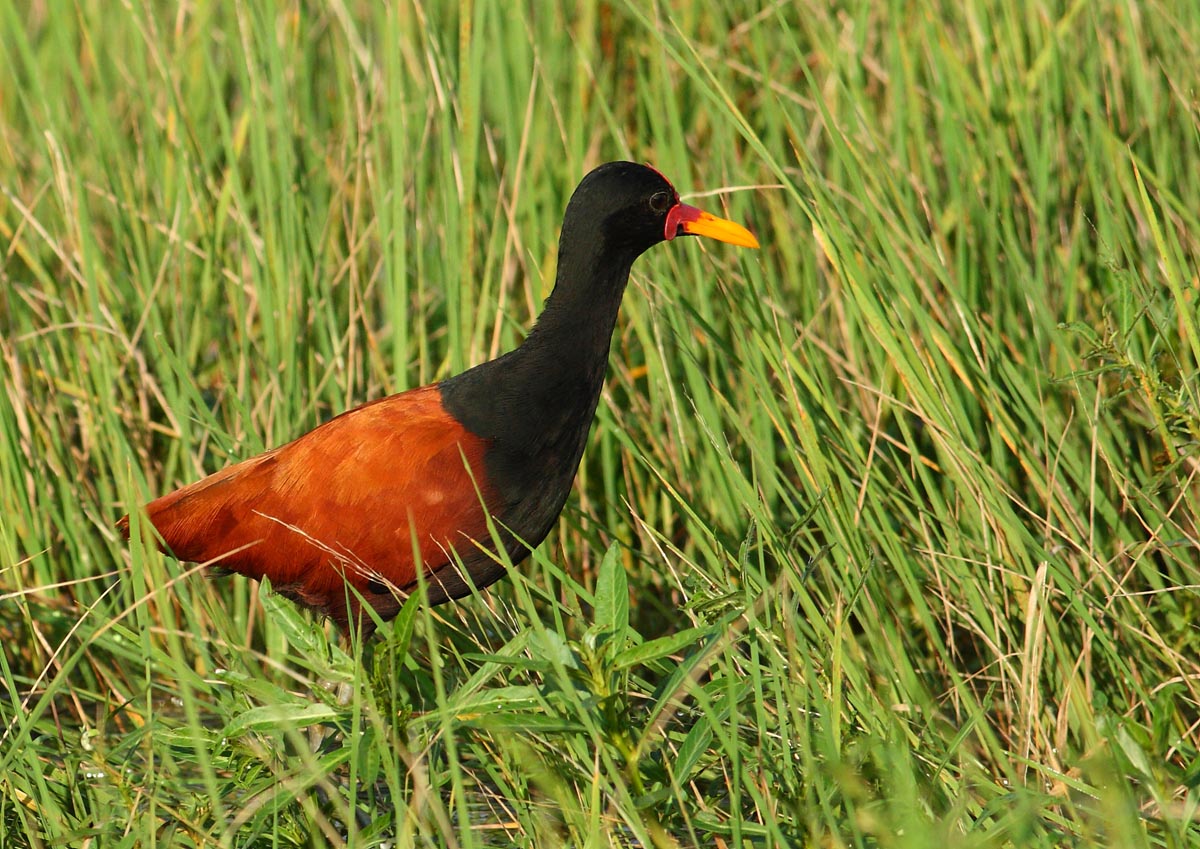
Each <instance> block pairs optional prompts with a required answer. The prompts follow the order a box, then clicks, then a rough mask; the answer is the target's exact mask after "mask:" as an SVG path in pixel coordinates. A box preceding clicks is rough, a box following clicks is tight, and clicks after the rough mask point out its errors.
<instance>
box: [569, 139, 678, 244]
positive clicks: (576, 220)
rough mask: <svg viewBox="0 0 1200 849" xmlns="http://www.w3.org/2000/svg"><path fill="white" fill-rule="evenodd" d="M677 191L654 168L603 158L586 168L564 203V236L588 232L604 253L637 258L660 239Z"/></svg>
mask: <svg viewBox="0 0 1200 849" xmlns="http://www.w3.org/2000/svg"><path fill="white" fill-rule="evenodd" d="M678 203H679V195H678V193H676V191H675V187H674V186H672V185H671V184H670V183H669V182H667V179H666V178H665V177H663V175H662V174H659V173H658V172H657V171H655V170H654V169H653V168H647V167H646V166H645V165H638V164H637V163H636V162H608V163H605V164H604V165H601V166H600V167H599V168H596V169H594V170H593V171H591V172H590V173H589V174H588V175H587V176H586V177H584V178H583V181H582V182H581V183H580V184H579V187H578V188H577V189H575V193H574V194H573V195H571V202H570V203H568V204H567V212H566V215H565V216H564V217H563V237H564V238H566V237H568V236H573V235H576V234H578V235H579V236H582V235H583V234H582V232H580V231H590V233H591V234H593V235H596V236H600V237H601V239H602V243H603V245H604V249H605V251H606V252H609V251H611V252H614V253H621V254H627V255H632V257H636V256H638V255H639V254H641V253H642V252H643V251H645V250H646V249H647V248H650V247H652V246H654V245H656V244H658V243H659V242H661V241H663V239H664V238H665V232H666V221H667V213H668V212H669V211H670V210H671V208H672V207H673V206H675V205H676V204H678Z"/></svg>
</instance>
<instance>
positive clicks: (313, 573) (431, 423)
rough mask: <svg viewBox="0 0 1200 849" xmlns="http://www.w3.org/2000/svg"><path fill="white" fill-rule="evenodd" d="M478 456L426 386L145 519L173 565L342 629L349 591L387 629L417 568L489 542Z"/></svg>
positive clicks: (175, 495)
mask: <svg viewBox="0 0 1200 849" xmlns="http://www.w3.org/2000/svg"><path fill="white" fill-rule="evenodd" d="M486 447H487V444H486V443H485V442H484V441H483V440H481V439H479V438H478V437H476V436H474V435H473V434H471V433H470V432H469V431H467V430H466V429H465V428H464V427H463V426H462V425H461V424H460V423H459V422H458V421H457V420H455V419H454V418H453V417H452V416H451V415H450V414H449V413H447V412H446V411H445V409H444V408H443V407H442V403H441V394H440V391H439V389H438V388H437V387H436V386H426V387H422V388H420V389H414V390H411V391H409V392H404V393H401V394H399V395H393V396H390V397H388V398H384V399H381V400H379V401H375V402H372V403H370V404H366V405H364V406H362V407H358V408H356V409H354V410H351V411H349V412H347V413H343V414H342V415H340V416H338V417H337V418H335V419H332V420H330V421H328V422H326V423H325V424H323V425H321V426H320V427H318V428H316V429H315V430H312V431H310V432H308V433H306V434H305V435H304V436H301V437H300V438H299V439H297V440H295V441H294V442H291V443H288V444H287V445H284V446H282V447H280V448H276V449H274V450H272V451H268V452H266V453H265V454H261V455H259V456H257V457H252V458H250V459H249V460H245V461H243V462H241V463H237V464H235V465H233V466H230V467H228V468H226V469H223V470H222V471H220V472H217V473H216V474H213V475H211V476H209V477H207V478H204V479H203V480H200V481H197V482H196V483H194V484H191V485H190V486H186V487H183V488H182V489H179V490H176V491H175V492H172V493H170V494H168V495H164V496H163V497H161V498H159V499H157V500H155V501H153V502H151V503H150V504H149V505H148V506H147V507H146V512H147V515H148V516H149V518H150V521H151V522H152V523H153V524H154V526H155V528H157V529H158V532H159V533H160V534H161V535H162V538H163V541H164V543H165V545H166V547H167V548H168V549H169V551H170V552H171V553H172V554H174V555H175V556H176V557H178V558H179V559H181V560H191V561H195V562H199V563H208V562H212V563H213V564H214V565H219V566H221V567H223V568H225V569H228V570H231V571H234V572H237V573H239V574H242V575H245V576H247V577H250V578H254V579H260V578H262V577H263V576H264V575H265V576H266V577H268V578H270V579H271V583H272V585H273V586H274V587H275V588H276V589H277V590H279V591H280V592H281V593H283V594H284V595H286V596H288V597H290V598H293V599H295V600H296V601H299V602H301V603H303V604H306V605H308V606H309V607H312V608H314V609H316V610H319V611H320V612H322V613H325V614H327V615H329V616H331V617H332V618H334V619H335V620H336V621H337V622H338V623H339V624H340V625H342V626H343V627H345V626H346V624H347V622H348V620H349V619H351V618H352V617H353V618H356V614H357V612H358V602H357V600H356V599H355V598H354V597H353V594H352V593H348V591H347V588H346V583H349V584H351V585H353V586H354V588H355V589H356V590H358V592H359V593H360V594H362V595H363V596H364V597H365V598H367V599H368V600H370V602H371V603H372V605H373V606H375V607H376V608H377V609H379V611H380V613H381V615H384V617H385V618H386V617H387V616H389V615H392V614H394V613H395V605H396V601H395V599H394V595H393V592H392V591H393V589H399V590H407V589H411V588H412V587H413V586H414V585H415V584H416V581H417V568H418V567H417V564H418V563H420V564H421V565H422V566H423V568H424V569H425V572H426V574H429V573H431V572H433V571H434V570H436V569H438V568H439V567H440V566H443V565H444V564H446V563H447V562H448V561H449V560H450V559H451V555H450V554H449V552H450V549H451V548H457V549H458V551H459V553H460V555H463V556H465V555H466V554H467V553H468V552H473V551H474V550H475V544H474V542H472V540H480V541H483V542H487V541H488V540H489V536H488V531H487V520H486V516H485V512H484V509H483V506H482V503H481V499H482V500H483V502H486V501H488V500H489V497H490V492H489V488H488V486H487V482H486V479H485V477H484V464H483V456H484V452H485V449H486ZM126 522H127V520H122V523H123V524H124V523H126ZM126 527H127V525H126ZM418 551H419V557H418V556H416V553H417V552H418ZM348 596H349V597H348ZM347 604H349V609H348V608H347Z"/></svg>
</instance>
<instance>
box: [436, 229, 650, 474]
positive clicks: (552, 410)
mask: <svg viewBox="0 0 1200 849" xmlns="http://www.w3.org/2000/svg"><path fill="white" fill-rule="evenodd" d="M565 229H566V228H565V227H564V230H565ZM567 235H568V234H567V233H566V232H564V238H563V239H562V241H561V242H560V252H559V268H558V276H557V280H556V282H555V286H554V291H553V292H552V293H551V295H550V298H549V299H548V300H547V301H546V306H545V309H544V310H543V312H542V315H541V316H540V317H539V319H538V322H537V324H536V326H535V327H534V328H533V330H532V331H531V332H530V334H529V336H528V337H527V338H526V339H525V341H524V342H523V343H522V344H521V346H520V347H518V348H517V349H516V350H514V351H511V352H509V353H508V354H505V355H504V356H502V357H500V358H499V359H496V360H493V361H491V362H488V363H484V364H483V365H480V366H476V367H475V368H473V369H470V370H469V371H466V372H463V373H462V374H460V375H457V376H456V377H452V378H450V379H448V380H446V381H445V382H443V383H442V386H441V388H442V403H443V405H444V406H445V407H446V409H447V411H448V412H450V413H451V415H453V416H454V417H455V418H456V419H457V420H458V421H460V422H461V423H462V424H463V425H464V426H465V427H466V428H467V429H468V430H470V431H471V432H472V433H474V434H475V435H476V436H479V437H482V438H484V439H487V440H489V441H490V442H491V444H492V447H491V449H489V450H490V454H489V457H490V458H495V463H497V464H498V465H499V466H505V467H507V468H496V469H493V470H491V471H492V473H493V474H494V475H495V476H496V477H497V478H498V479H499V480H501V481H503V480H504V479H505V478H511V477H512V476H513V474H519V475H520V477H522V478H525V477H536V476H538V475H542V474H548V473H549V470H551V469H555V470H557V469H567V468H569V475H570V477H569V478H568V479H567V482H566V485H567V486H568V487H569V484H570V479H571V478H573V477H574V474H575V470H576V468H577V467H578V463H579V459H580V456H581V454H582V452H583V445H584V442H585V441H586V438H587V433H588V430H589V428H590V426H591V422H592V417H593V415H594V414H595V410H596V404H597V401H598V400H599V396H600V390H601V388H602V387H603V385H604V375H605V371H606V368H607V364H608V351H609V347H610V345H611V342H612V334H613V328H614V327H615V325H616V320H617V312H618V310H619V308H620V305H621V296H622V295H623V294H624V291H625V286H626V284H627V283H628V281H629V269H630V267H631V266H632V264H633V259H634V257H627V256H624V255H617V256H614V255H613V252H606V251H604V250H603V249H602V246H601V245H599V244H597V243H596V242H595V241H594V240H590V239H582V240H580V239H575V240H572V239H569V238H567ZM564 497H565V493H564Z"/></svg>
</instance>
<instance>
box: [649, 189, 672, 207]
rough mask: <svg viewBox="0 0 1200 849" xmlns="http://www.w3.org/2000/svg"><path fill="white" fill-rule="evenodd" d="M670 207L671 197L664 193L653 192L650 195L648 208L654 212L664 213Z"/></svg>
mask: <svg viewBox="0 0 1200 849" xmlns="http://www.w3.org/2000/svg"><path fill="white" fill-rule="evenodd" d="M670 205H671V196H670V195H669V194H667V193H666V192H655V193H654V194H652V195H650V208H651V209H653V210H654V211H655V212H666V211H667V207H669V206H670Z"/></svg>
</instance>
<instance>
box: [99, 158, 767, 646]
mask: <svg viewBox="0 0 1200 849" xmlns="http://www.w3.org/2000/svg"><path fill="white" fill-rule="evenodd" d="M679 235H697V236H709V237H711V238H714V239H719V240H720V241H723V242H729V243H731V244H734V245H742V246H745V247H751V248H756V247H758V241H757V240H756V239H755V238H754V236H753V235H751V233H750V232H749V231H748V230H746V229H745V228H744V227H742V226H740V225H738V224H735V223H733V222H732V221H725V220H724V219H721V218H716V217H714V216H712V215H709V214H708V213H706V212H701V211H700V210H698V209H696V208H695V207H692V206H688V205H686V204H683V203H680V201H679V195H678V194H677V193H676V191H675V189H674V188H673V187H672V186H671V184H670V183H669V182H668V181H667V180H666V178H665V177H663V176H662V175H661V174H660V173H658V171H656V170H654V169H653V168H648V167H646V166H642V165H637V164H635V163H632V162H610V163H608V164H606V165H601V166H600V167H599V168H596V169H595V170H594V171H592V172H591V173H589V174H588V175H587V176H586V177H584V178H583V181H582V182H581V183H580V184H579V187H578V188H577V189H576V190H575V193H574V194H573V195H572V196H571V200H570V202H569V203H568V204H567V211H566V215H565V216H564V218H563V224H562V235H561V238H560V240H559V246H558V275H557V279H556V280H555V284H554V291H553V292H551V294H550V297H549V299H548V300H547V301H546V306H545V309H544V310H543V312H542V315H541V317H540V318H539V319H538V321H537V324H536V326H535V327H534V328H533V330H532V331H531V332H530V334H529V336H528V337H527V338H526V339H525V341H524V342H523V343H522V344H521V345H520V347H518V348H517V349H516V350H514V351H510V352H509V353H507V354H504V355H503V356H501V357H499V358H497V359H495V360H492V361H491V362H488V363H484V364H483V365H480V366H476V367H475V368H472V369H470V370H468V371H465V372H463V373H462V374H459V375H456V376H455V377H451V378H449V379H447V380H444V381H442V382H441V383H438V384H434V385H430V386H423V387H420V388H419V389H412V390H410V391H408V392H402V393H400V394H398V395H392V396H390V397H387V398H383V399H380V400H378V401H374V402H371V403H368V404H364V405H363V406H361V407H358V408H356V409H353V410H350V411H349V412H347V413H343V414H342V415H340V416H337V417H336V418H334V419H331V420H330V421H328V422H326V423H325V424H323V425H321V426H319V427H317V428H316V429H314V430H312V431H309V432H308V433H306V434H304V435H303V436H301V437H300V438H299V439H296V440H295V441H294V442H290V443H288V444H287V445H284V446H282V447H280V448H276V449H274V450H272V451H268V452H266V453H265V454H261V455H259V456H258V457H252V458H250V459H249V460H244V461H242V462H240V463H237V464H235V465H233V466H230V467H228V468H226V469H224V470H222V471H220V472H217V473H216V474H213V475H210V476H209V477H206V478H204V479H203V480H200V481H197V482H196V483H193V484H191V485H189V486H185V487H183V488H182V489H179V490H176V491H175V492H172V493H170V494H169V495H164V496H162V497H161V498H159V499H157V500H155V501H152V502H151V503H150V504H149V505H147V507H146V514H147V516H148V517H149V519H150V522H151V523H152V524H153V525H154V527H155V528H156V529H157V531H158V533H159V535H160V536H161V538H162V544H163V547H164V550H166V551H168V552H169V553H170V554H173V555H174V556H175V557H178V558H179V559H180V560H191V561H195V562H200V563H213V564H214V565H217V566H220V567H221V568H223V569H225V570H228V571H231V572H237V573H240V574H242V575H245V576H246V577H249V578H254V579H256V580H257V579H261V578H262V577H264V576H266V577H268V578H270V579H271V583H272V585H273V586H274V587H275V589H276V590H278V591H279V592H280V593H282V594H283V595H285V596H287V597H289V598H291V599H293V600H295V601H297V602H299V603H301V604H304V605H307V606H308V607H311V608H313V609H315V610H317V611H319V612H321V613H323V614H325V615H327V616H329V617H331V618H332V619H334V620H335V621H336V622H337V624H338V625H339V626H341V627H342V628H343V629H345V628H347V627H348V626H349V625H350V624H351V623H356V622H361V627H363V628H364V629H365V630H370V627H371V620H370V617H366V616H360V614H361V612H362V610H361V602H360V597H361V599H363V600H365V601H366V602H367V603H368V604H370V605H371V606H372V607H373V608H374V609H375V610H376V611H378V613H379V615H380V617H381V618H383V619H389V618H391V617H393V616H395V615H396V613H397V612H398V611H399V609H400V601H401V600H402V598H403V596H404V594H405V593H406V592H408V591H411V590H412V589H413V588H415V587H416V585H417V571H418V568H419V569H421V570H422V571H423V572H424V574H425V578H426V580H427V582H428V595H429V600H430V601H431V602H432V603H434V604H437V603H440V602H443V601H446V600H448V599H453V598H459V597H461V596H463V595H466V594H467V593H469V592H470V589H471V586H472V585H473V586H475V587H478V588H483V587H486V586H488V585H489V584H491V583H492V582H493V581H496V580H497V579H498V578H500V577H501V576H502V574H503V571H504V567H503V566H502V565H501V563H500V562H499V559H498V558H497V555H496V553H495V548H494V545H495V542H494V538H493V535H492V532H491V531H489V528H488V521H487V516H486V515H485V512H484V505H486V509H487V512H488V513H490V514H491V516H492V517H493V518H494V519H495V524H494V528H495V529H496V531H497V537H496V538H497V539H498V540H499V542H500V543H501V544H502V545H503V547H504V549H505V551H506V553H507V555H508V558H509V560H510V561H511V562H513V563H517V562H519V561H521V560H522V559H524V558H525V557H526V556H528V554H529V552H530V549H531V547H533V546H536V545H537V544H538V543H540V542H541V541H542V540H543V539H545V537H546V535H547V534H548V533H549V532H550V529H551V528H552V527H553V525H554V523H555V521H556V520H557V519H558V515H559V513H560V512H561V511H562V508H563V504H564V503H565V502H566V499H567V495H568V493H569V492H570V489H571V483H572V481H573V480H574V478H575V472H576V470H577V469H578V468H579V461H580V458H581V457H582V455H583V447H584V442H585V441H586V439H587V434H588V430H589V428H590V427H591V423H592V417H593V415H594V414H595V411H596V404H597V402H598V401H599V398H600V389H601V387H602V384H603V381H604V372H605V368H606V366H607V360H608V349H609V344H610V342H611V340H612V333H613V327H614V325H615V324H616V319H617V310H618V308H619V306H620V303H621V296H622V295H623V294H624V292H625V286H626V284H627V283H628V282H629V269H630V267H631V266H632V265H633V261H634V260H635V259H637V258H638V257H639V256H640V255H641V254H642V253H643V252H645V251H646V250H647V249H648V248H650V247H652V246H653V245H656V244H658V243H659V242H662V241H664V240H666V241H669V240H671V239H674V238H675V237H676V236H679ZM118 526H119V527H120V528H121V530H122V531H123V532H124V533H125V534H128V533H129V517H128V516H126V517H124V518H122V519H121V520H120V522H119V523H118ZM455 555H457V558H456V556H455ZM459 564H461V566H460V565H459ZM460 568H462V569H464V570H465V571H466V573H468V575H469V580H468V578H467V577H466V576H464V575H463V574H462V573H461V572H460V571H459V569H460ZM347 584H349V585H350V587H353V591H351V590H350V589H349V587H347Z"/></svg>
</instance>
